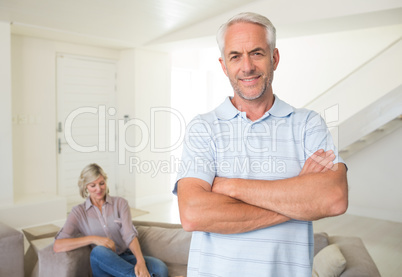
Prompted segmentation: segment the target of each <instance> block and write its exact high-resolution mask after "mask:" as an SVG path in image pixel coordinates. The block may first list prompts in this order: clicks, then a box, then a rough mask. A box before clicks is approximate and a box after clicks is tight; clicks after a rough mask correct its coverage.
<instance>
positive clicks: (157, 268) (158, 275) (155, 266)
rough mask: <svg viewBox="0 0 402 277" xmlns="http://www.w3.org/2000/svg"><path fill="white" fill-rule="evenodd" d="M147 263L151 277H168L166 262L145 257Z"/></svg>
mask: <svg viewBox="0 0 402 277" xmlns="http://www.w3.org/2000/svg"><path fill="white" fill-rule="evenodd" d="M144 259H145V262H146V264H147V268H148V271H149V274H150V275H151V277H167V276H168V269H167V266H166V265H165V263H164V262H162V261H161V260H159V259H157V258H154V257H149V256H144Z"/></svg>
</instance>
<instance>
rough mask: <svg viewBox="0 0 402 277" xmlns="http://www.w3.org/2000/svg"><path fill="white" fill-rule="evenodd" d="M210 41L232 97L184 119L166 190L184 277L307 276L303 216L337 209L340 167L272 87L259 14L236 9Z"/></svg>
mask: <svg viewBox="0 0 402 277" xmlns="http://www.w3.org/2000/svg"><path fill="white" fill-rule="evenodd" d="M217 41H218V44H219V47H220V50H221V58H220V59H219V61H220V63H221V66H222V69H223V71H224V73H225V74H226V76H228V78H229V80H230V83H231V85H232V87H233V90H234V96H233V97H228V98H227V99H226V100H225V101H224V102H223V103H222V104H221V105H220V106H219V107H217V108H216V109H215V110H213V111H212V112H209V113H207V114H204V115H199V116H198V117H196V118H195V119H193V121H192V122H191V123H190V124H189V126H188V128H187V132H186V139H185V143H184V147H183V157H182V164H181V170H180V172H179V175H178V179H177V180H178V181H177V182H176V187H175V190H174V193H177V195H178V201H179V209H180V217H181V222H182V225H183V228H184V229H185V230H187V231H193V237H192V242H191V248H190V256H189V262H188V276H230V277H233V276H242V277H244V276H273V277H277V276H281V277H282V276H284V277H298V276H301V277H307V276H309V277H310V276H311V271H312V262H313V243H314V238H313V228H312V222H311V221H312V220H317V219H320V218H323V217H329V216H336V215H340V214H342V213H344V212H345V211H346V209H347V205H348V196H347V195H348V188H347V180H346V166H345V165H344V163H343V161H342V160H341V158H340V157H338V156H336V155H335V153H336V149H335V146H334V144H333V141H332V138H331V135H330V134H329V132H328V130H327V126H326V124H325V122H324V121H323V120H322V118H321V117H320V116H319V115H318V114H317V113H315V112H312V111H309V110H306V109H295V108H293V107H292V106H290V105H289V104H287V103H285V102H283V101H281V100H280V99H279V98H278V96H276V95H274V94H273V90H272V81H273V76H274V71H275V70H276V68H277V67H278V63H279V52H278V49H276V48H275V27H274V26H273V25H272V23H271V22H270V21H269V20H268V19H267V18H265V17H264V16H261V15H258V14H254V13H242V14H239V15H237V16H235V17H233V18H232V19H230V20H229V21H228V22H227V23H226V24H224V25H222V27H221V28H220V29H219V31H218V35H217Z"/></svg>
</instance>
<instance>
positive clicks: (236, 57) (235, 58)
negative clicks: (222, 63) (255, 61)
mask: <svg viewBox="0 0 402 277" xmlns="http://www.w3.org/2000/svg"><path fill="white" fill-rule="evenodd" d="M238 58H239V56H237V55H236V56H232V57H230V60H231V61H233V60H237V59H238Z"/></svg>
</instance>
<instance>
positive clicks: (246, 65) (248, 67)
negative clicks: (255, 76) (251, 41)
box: [242, 55, 255, 73]
mask: <svg viewBox="0 0 402 277" xmlns="http://www.w3.org/2000/svg"><path fill="white" fill-rule="evenodd" d="M254 70H255V66H254V63H253V60H252V59H251V58H250V56H248V55H245V56H244V58H243V60H242V71H243V72H245V73H249V72H253V71H254Z"/></svg>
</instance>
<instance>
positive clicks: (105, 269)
mask: <svg viewBox="0 0 402 277" xmlns="http://www.w3.org/2000/svg"><path fill="white" fill-rule="evenodd" d="M90 258H91V268H92V274H93V277H112V276H114V277H135V274H134V266H135V265H136V264H137V259H136V258H135V256H134V255H133V254H132V253H131V252H130V251H127V252H124V253H122V254H120V255H117V254H116V253H115V252H114V251H112V250H111V249H109V248H107V247H104V246H96V247H95V248H94V249H92V252H91V257H90ZM144 259H145V263H146V265H147V268H148V271H149V274H150V275H151V276H153V277H167V276H168V269H167V267H166V265H165V264H164V263H163V262H162V261H161V260H159V259H157V258H153V257H148V256H144Z"/></svg>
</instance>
